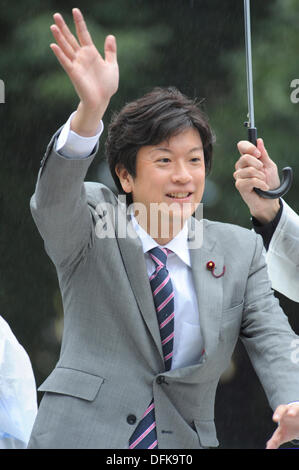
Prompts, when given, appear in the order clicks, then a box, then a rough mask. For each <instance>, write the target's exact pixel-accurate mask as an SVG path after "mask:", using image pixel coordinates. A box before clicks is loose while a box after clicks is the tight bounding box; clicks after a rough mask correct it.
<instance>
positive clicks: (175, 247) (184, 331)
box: [56, 113, 203, 369]
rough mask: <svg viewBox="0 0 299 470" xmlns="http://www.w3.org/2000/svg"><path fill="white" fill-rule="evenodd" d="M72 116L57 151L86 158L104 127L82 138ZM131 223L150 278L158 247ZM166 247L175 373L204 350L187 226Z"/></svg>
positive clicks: (197, 357)
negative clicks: (153, 253) (152, 251)
mask: <svg viewBox="0 0 299 470" xmlns="http://www.w3.org/2000/svg"><path fill="white" fill-rule="evenodd" d="M73 115H74V113H73V114H72V115H71V116H70V117H69V119H68V121H67V122H66V124H65V125H64V127H63V129H62V131H61V133H60V135H59V137H58V140H57V144H56V150H57V151H58V152H59V153H60V154H62V155H63V156H64V157H66V158H68V157H69V158H86V157H88V156H89V155H90V154H91V153H92V151H93V149H94V147H95V145H96V143H97V141H98V139H99V137H100V135H101V133H102V132H103V128H104V126H103V123H102V121H101V123H100V124H99V126H98V129H97V134H96V135H95V136H93V137H82V136H80V135H78V134H76V133H75V132H74V131H72V130H71V129H70V122H71V119H72V117H73ZM132 219H133V224H134V228H135V230H136V232H137V234H138V236H139V238H140V239H141V242H142V245H143V251H144V253H145V261H146V267H147V272H148V275H149V276H150V275H151V274H152V273H153V272H154V270H155V265H154V262H153V261H152V259H151V257H150V255H149V253H147V252H148V251H149V250H150V249H151V248H154V247H155V246H158V244H157V243H156V242H155V240H153V239H152V238H151V237H150V235H148V233H147V232H146V231H145V230H143V228H142V227H141V226H140V225H139V224H138V223H137V221H136V219H135V217H134V216H133V215H132ZM165 247H166V248H169V249H170V250H171V251H172V253H170V254H169V255H168V259H167V268H168V271H169V274H170V277H171V281H172V285H173V289H174V311H175V321H174V351H173V358H172V369H175V368H178V367H185V366H190V365H193V364H196V363H197V362H198V361H199V358H200V356H201V354H202V350H203V340H202V335H201V331H200V324H199V313H198V304H197V299H196V293H195V289H194V282H193V278H192V270H191V263H190V254H189V249H188V227H187V224H185V225H184V227H183V229H182V230H181V231H180V232H179V234H178V235H177V236H176V237H175V238H174V239H173V240H171V241H170V242H169V243H168V244H167V245H165Z"/></svg>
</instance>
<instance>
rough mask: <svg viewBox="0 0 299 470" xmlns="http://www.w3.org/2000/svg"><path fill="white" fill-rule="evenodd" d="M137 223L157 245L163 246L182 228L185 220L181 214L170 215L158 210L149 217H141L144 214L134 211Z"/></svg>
mask: <svg viewBox="0 0 299 470" xmlns="http://www.w3.org/2000/svg"><path fill="white" fill-rule="evenodd" d="M134 215H135V218H136V220H137V222H138V224H139V225H140V226H141V227H142V228H143V230H145V231H146V232H147V233H148V234H149V235H150V237H152V239H153V240H155V241H156V242H157V243H158V245H160V246H163V245H166V244H167V243H169V242H170V241H171V240H173V239H174V238H175V237H176V236H177V234H178V233H179V232H180V231H181V230H182V228H183V226H184V223H185V220H184V219H183V218H182V217H181V216H179V217H178V216H177V217H172V216H170V215H169V214H163V213H162V212H159V213H158V214H156V215H154V216H153V215H151V217H148V218H147V217H143V215H144V214H141V213H137V214H136V212H135V214H134Z"/></svg>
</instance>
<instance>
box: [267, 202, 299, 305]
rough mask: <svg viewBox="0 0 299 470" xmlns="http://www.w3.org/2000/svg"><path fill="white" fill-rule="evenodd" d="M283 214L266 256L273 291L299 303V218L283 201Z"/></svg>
mask: <svg viewBox="0 0 299 470" xmlns="http://www.w3.org/2000/svg"><path fill="white" fill-rule="evenodd" d="M282 203H283V212H282V215H281V219H280V221H279V223H278V225H277V227H276V229H275V232H274V234H273V236H272V239H271V242H270V245H269V249H268V251H267V254H266V259H267V264H268V272H269V277H270V279H271V282H272V287H273V289H275V290H277V291H278V292H280V293H282V294H283V295H285V296H286V297H288V298H289V299H291V300H293V301H294V302H299V290H298V276H299V216H298V215H297V214H296V212H295V211H293V209H291V208H290V206H289V205H288V204H287V203H286V202H285V201H284V200H283V199H282Z"/></svg>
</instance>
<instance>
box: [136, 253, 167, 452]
mask: <svg viewBox="0 0 299 470" xmlns="http://www.w3.org/2000/svg"><path fill="white" fill-rule="evenodd" d="M169 252H170V250H168V249H167V248H161V247H156V248H153V249H152V250H150V251H149V254H150V256H151V258H152V260H153V261H154V263H155V267H156V269H155V272H154V273H153V274H152V275H151V277H150V285H151V289H152V292H153V298H154V304H155V307H156V312H157V318H158V323H159V328H160V336H161V342H162V350H163V356H164V364H165V370H166V371H168V370H170V368H171V362H172V355H173V339H174V293H173V287H172V283H171V279H170V276H169V272H168V270H167V268H166V261H167V255H168V253H169ZM129 448H130V449H157V448H158V441H157V432H156V422H155V404H154V400H153V399H152V401H151V402H150V404H149V406H148V408H147V410H146V411H145V413H144V415H143V416H142V418H141V421H140V422H139V424H138V426H137V428H136V429H135V431H134V433H133V435H132V436H131V438H130V440H129Z"/></svg>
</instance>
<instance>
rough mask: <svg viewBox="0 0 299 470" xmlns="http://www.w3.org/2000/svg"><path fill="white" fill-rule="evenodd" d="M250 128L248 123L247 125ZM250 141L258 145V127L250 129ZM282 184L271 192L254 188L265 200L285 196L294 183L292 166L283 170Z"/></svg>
mask: <svg viewBox="0 0 299 470" xmlns="http://www.w3.org/2000/svg"><path fill="white" fill-rule="evenodd" d="M245 125H247V126H246V127H248V123H245ZM248 140H249V142H251V143H252V144H254V145H256V143H257V129H256V127H250V128H248ZM280 180H281V184H280V186H279V187H278V188H276V189H271V190H270V191H263V190H262V189H258V188H254V190H255V192H256V193H257V194H258V195H259V196H261V197H263V198H265V199H277V198H279V197H282V196H284V195H285V194H286V193H287V192H288V191H289V189H290V187H291V186H292V182H293V170H292V168H291V167H290V166H286V167H285V168H283V170H282V178H281V179H280Z"/></svg>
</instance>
